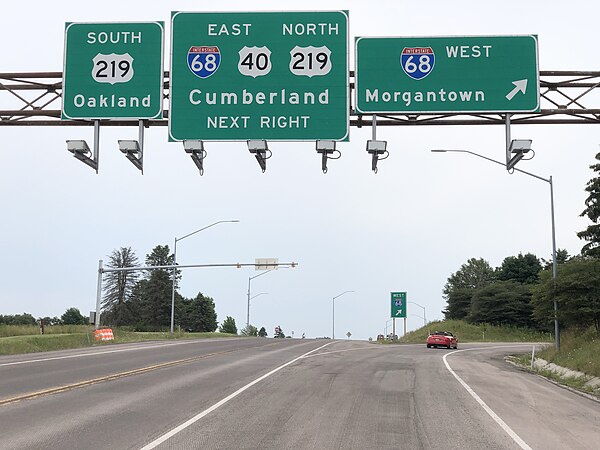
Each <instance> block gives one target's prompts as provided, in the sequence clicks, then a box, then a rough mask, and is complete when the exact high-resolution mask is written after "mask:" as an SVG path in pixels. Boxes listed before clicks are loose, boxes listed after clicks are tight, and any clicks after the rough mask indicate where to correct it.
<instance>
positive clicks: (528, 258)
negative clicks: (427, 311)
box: [442, 153, 600, 332]
mask: <svg viewBox="0 0 600 450" xmlns="http://www.w3.org/2000/svg"><path fill="white" fill-rule="evenodd" d="M595 159H596V160H597V161H599V163H596V164H592V165H591V166H590V169H592V170H593V171H594V172H595V174H596V175H595V177H593V178H592V179H591V180H590V181H589V182H588V183H587V185H586V187H585V190H586V192H587V193H588V196H587V198H586V200H585V209H584V210H583V212H582V213H581V214H580V216H581V217H588V218H589V219H590V221H591V222H592V224H591V225H589V226H588V227H587V228H586V229H585V230H583V231H581V232H579V233H577V236H578V237H579V238H580V239H582V240H584V241H586V243H585V245H584V246H583V247H582V249H581V252H580V254H578V255H575V256H572V257H571V256H569V254H568V253H567V251H566V250H564V249H559V250H558V251H557V256H556V259H557V264H558V266H557V276H556V279H553V277H552V262H551V261H545V260H543V259H539V258H538V257H537V256H535V255H534V254H531V253H527V254H525V255H523V254H519V255H518V256H509V257H507V258H505V259H504V261H503V262H502V264H501V265H500V266H499V267H496V268H492V267H491V266H490V264H489V263H488V262H487V261H486V260H484V259H483V258H471V259H469V260H467V262H466V263H465V264H463V265H462V266H461V267H460V268H459V270H457V271H456V272H455V273H453V274H451V275H450V277H449V278H448V280H447V282H446V284H445V286H444V289H443V294H444V298H445V299H446V302H447V306H446V309H444V310H443V311H442V313H443V314H444V316H445V318H446V319H463V320H466V321H468V322H471V323H490V324H495V325H513V326H526V327H531V328H537V329H547V330H550V329H551V324H552V322H553V321H554V301H557V303H558V320H559V322H560V323H561V326H562V327H565V328H572V329H578V328H579V329H581V328H588V327H590V326H593V327H595V329H596V331H598V332H600V153H598V154H596V156H595Z"/></svg>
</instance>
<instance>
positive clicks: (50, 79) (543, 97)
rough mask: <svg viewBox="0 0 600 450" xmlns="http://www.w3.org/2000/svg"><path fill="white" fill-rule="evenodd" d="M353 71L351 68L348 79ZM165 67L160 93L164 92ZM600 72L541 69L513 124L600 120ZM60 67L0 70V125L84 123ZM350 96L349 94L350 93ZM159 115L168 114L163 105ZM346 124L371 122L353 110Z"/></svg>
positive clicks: (455, 118) (412, 118)
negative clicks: (65, 101)
mask: <svg viewBox="0 0 600 450" xmlns="http://www.w3.org/2000/svg"><path fill="white" fill-rule="evenodd" d="M353 77H354V73H353V72H350V85H351V86H354V83H353ZM168 86H169V74H168V72H165V78H164V98H165V99H168V95H169V89H168ZM599 89H600V72H592V71H540V105H541V109H540V111H539V112H532V113H513V114H512V115H511V124H512V125H521V124H540V125H548V124H600V101H599V99H600V96H599V95H597V94H598V91H599ZM61 95H62V73H61V72H32V73H0V126H32V125H33V126H87V125H89V122H87V121H84V120H61V109H60V102H61V100H60V99H61ZM351 98H352V96H351ZM166 106H167V105H165V111H164V115H163V117H168V110H167V109H168V108H166ZM145 123H146V126H167V119H156V120H148V121H146V122H145ZM137 124H138V123H137V120H102V121H101V125H102V126H137ZM350 125H351V126H355V127H359V128H360V127H363V126H368V125H370V120H368V119H366V120H365V118H364V117H363V116H362V115H361V114H358V113H357V112H356V111H354V110H352V111H351V115H350ZM377 125H378V126H379V127H386V126H427V125H505V114H499V113H489V114H481V113H470V114H469V113H460V114H451V113H448V114H379V115H378V121H377Z"/></svg>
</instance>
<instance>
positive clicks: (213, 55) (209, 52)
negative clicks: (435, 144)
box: [187, 45, 221, 78]
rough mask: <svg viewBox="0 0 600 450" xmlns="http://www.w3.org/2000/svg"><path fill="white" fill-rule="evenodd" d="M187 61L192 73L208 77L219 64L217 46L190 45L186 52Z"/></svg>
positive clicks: (219, 55) (219, 56) (219, 53)
mask: <svg viewBox="0 0 600 450" xmlns="http://www.w3.org/2000/svg"><path fill="white" fill-rule="evenodd" d="M187 63H188V67H189V68H190V70H191V71H192V73H193V74H194V75H196V76H197V77H200V78H208V77H210V76H211V75H212V74H213V73H215V72H216V71H217V69H218V68H219V64H221V52H220V51H219V47H215V46H207V45H198V46H193V47H190V49H189V51H188V54H187Z"/></svg>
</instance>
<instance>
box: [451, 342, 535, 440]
mask: <svg viewBox="0 0 600 450" xmlns="http://www.w3.org/2000/svg"><path fill="white" fill-rule="evenodd" d="M517 345H518V344H517ZM503 347H514V345H499V346H494V347H479V348H469V349H464V350H455V351H453V352H450V353H446V354H445V355H444V357H443V360H444V364H445V365H446V369H448V371H450V373H451V374H452V375H453V376H454V378H456V379H457V380H458V382H459V383H460V384H461V385H462V387H464V388H465V389H466V390H467V392H468V393H469V394H471V397H473V398H474V399H475V401H476V402H477V403H479V405H481V407H482V408H483V409H484V410H485V412H486V413H488V414H489V415H490V417H491V418H492V419H494V421H495V422H496V423H497V424H498V425H500V427H501V428H502V429H503V430H504V431H505V432H506V434H508V435H509V436H510V437H511V439H512V440H513V441H515V442H516V444H517V445H518V446H519V447H521V448H522V449H523V450H532V449H531V447H530V446H529V445H527V443H526V442H525V441H524V440H523V439H521V437H520V436H519V435H518V434H517V433H515V432H514V431H513V429H512V428H511V427H509V426H508V425H507V424H506V422H504V420H502V419H501V418H500V416H498V414H496V413H495V412H494V411H493V410H492V408H490V407H489V406H488V405H487V404H486V403H485V402H484V401H483V400H482V399H481V397H479V395H477V394H476V393H475V391H474V390H473V389H471V386H469V385H468V384H467V383H465V382H464V381H463V379H462V378H461V377H459V376H458V375H457V374H456V372H454V370H452V368H451V367H450V364H448V361H447V360H446V358H447V357H448V356H450V355H452V354H454V353H459V352H465V351H469V350H487V349H490V348H503Z"/></svg>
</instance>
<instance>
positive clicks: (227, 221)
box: [175, 219, 239, 244]
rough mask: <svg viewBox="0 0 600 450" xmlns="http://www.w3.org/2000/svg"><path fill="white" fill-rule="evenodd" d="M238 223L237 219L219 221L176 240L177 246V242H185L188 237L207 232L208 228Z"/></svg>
mask: <svg viewBox="0 0 600 450" xmlns="http://www.w3.org/2000/svg"><path fill="white" fill-rule="evenodd" d="M237 222H239V220H237V219H236V220H219V221H218V222H215V223H211V224H210V225H207V226H205V227H202V228H200V229H199V230H196V231H192V232H191V233H189V234H186V235H185V236H183V237H180V238H175V244H177V241H182V240H184V239H185V238H187V237H190V236H193V235H194V234H196V233H199V232H201V231H204V230H206V229H207V228H210V227H214V226H215V225H218V224H220V223H237Z"/></svg>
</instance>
